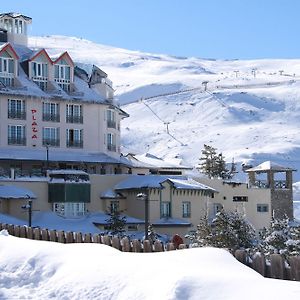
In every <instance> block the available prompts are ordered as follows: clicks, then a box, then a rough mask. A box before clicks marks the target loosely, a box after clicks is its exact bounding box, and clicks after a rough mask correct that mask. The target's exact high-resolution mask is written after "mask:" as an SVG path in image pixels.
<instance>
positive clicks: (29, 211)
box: [21, 195, 32, 227]
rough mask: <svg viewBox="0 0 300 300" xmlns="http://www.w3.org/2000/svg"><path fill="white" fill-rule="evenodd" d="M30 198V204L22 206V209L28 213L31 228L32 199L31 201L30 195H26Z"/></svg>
mask: <svg viewBox="0 0 300 300" xmlns="http://www.w3.org/2000/svg"><path fill="white" fill-rule="evenodd" d="M26 196H27V198H28V203H27V204H25V205H22V206H21V207H22V208H23V209H26V210H27V211H28V226H29V227H31V223H32V222H31V219H32V199H30V196H29V195H26Z"/></svg>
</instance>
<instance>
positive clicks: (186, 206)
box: [182, 201, 191, 218]
mask: <svg viewBox="0 0 300 300" xmlns="http://www.w3.org/2000/svg"><path fill="white" fill-rule="evenodd" d="M182 217H183V218H190V217H191V202H190V201H183V202H182Z"/></svg>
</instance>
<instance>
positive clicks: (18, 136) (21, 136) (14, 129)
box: [8, 125, 26, 146]
mask: <svg viewBox="0 0 300 300" xmlns="http://www.w3.org/2000/svg"><path fill="white" fill-rule="evenodd" d="M8 144H9V145H21V146H25V145H26V136H25V126H24V125H8Z"/></svg>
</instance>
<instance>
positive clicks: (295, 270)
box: [289, 256, 300, 281]
mask: <svg viewBox="0 0 300 300" xmlns="http://www.w3.org/2000/svg"><path fill="white" fill-rule="evenodd" d="M289 263H290V266H291V279H292V280H296V281H300V256H292V257H290V258H289Z"/></svg>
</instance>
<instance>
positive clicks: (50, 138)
mask: <svg viewBox="0 0 300 300" xmlns="http://www.w3.org/2000/svg"><path fill="white" fill-rule="evenodd" d="M43 145H44V146H46V145H48V146H54V147H55V146H56V147H57V146H59V128H53V127H44V128H43Z"/></svg>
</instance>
